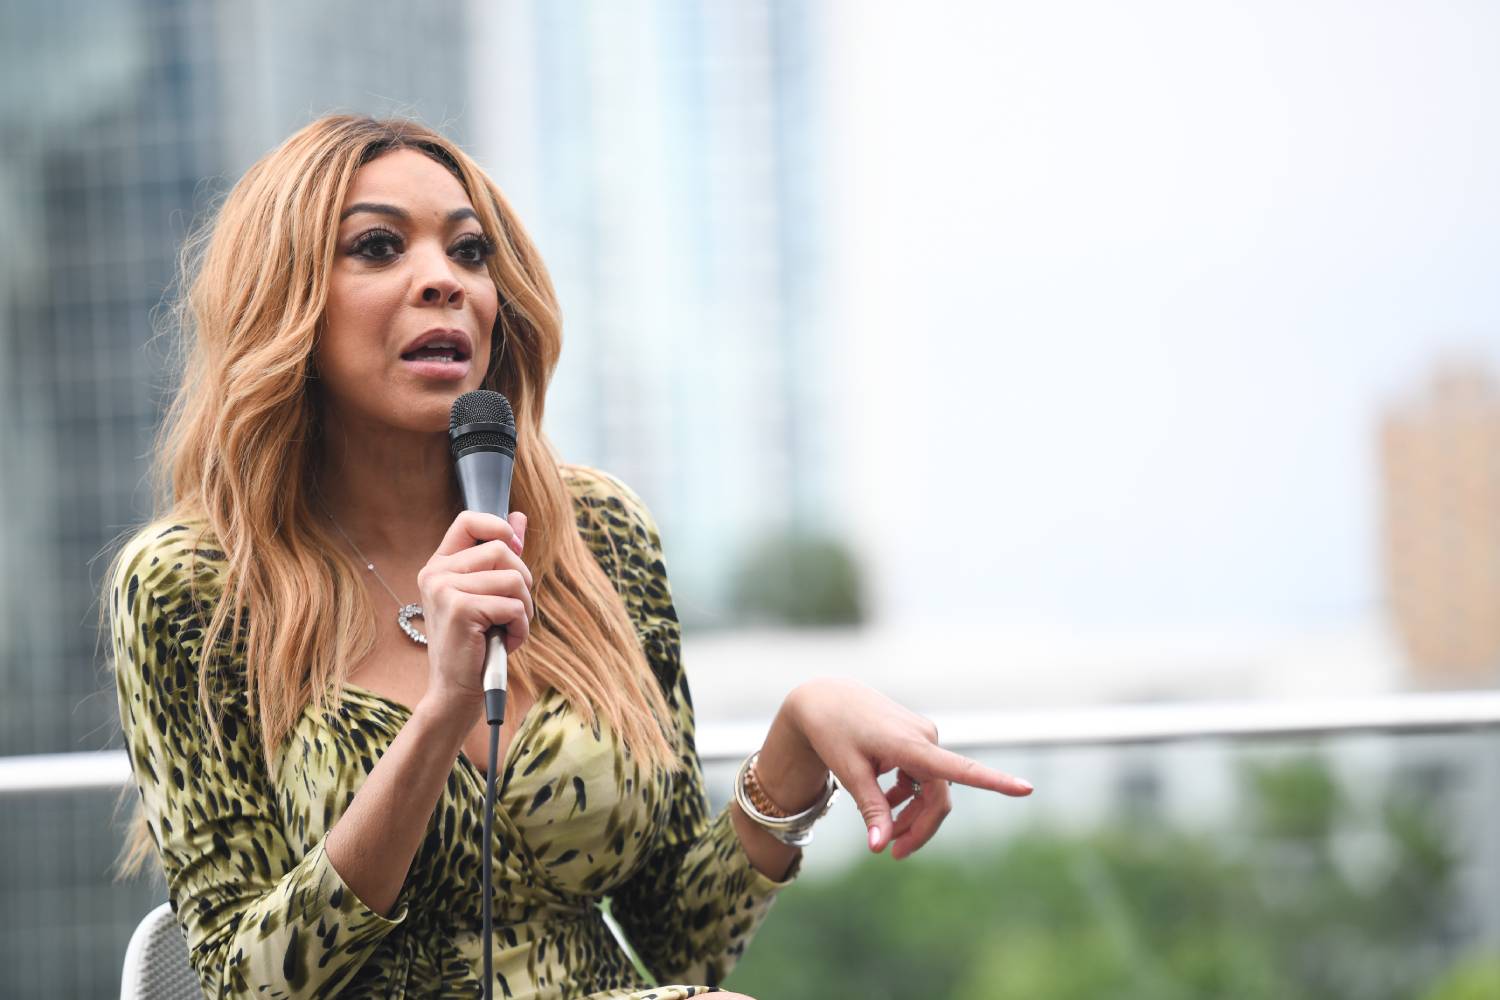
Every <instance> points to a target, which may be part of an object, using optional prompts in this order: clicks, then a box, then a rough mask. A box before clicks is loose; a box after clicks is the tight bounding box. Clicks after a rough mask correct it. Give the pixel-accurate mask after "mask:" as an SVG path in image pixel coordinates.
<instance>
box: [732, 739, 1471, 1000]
mask: <svg viewBox="0 0 1500 1000" xmlns="http://www.w3.org/2000/svg"><path fill="white" fill-rule="evenodd" d="M1244 778H1245V780H1244V783H1243V785H1244V787H1245V789H1246V795H1245V801H1244V815H1243V817H1242V819H1241V821H1240V822H1239V823H1237V824H1236V832H1234V833H1232V834H1231V833H1224V834H1220V835H1207V834H1202V833H1189V832H1183V831H1180V830H1175V829H1171V828H1168V827H1166V826H1163V825H1161V824H1159V823H1154V822H1152V821H1151V820H1149V819H1145V820H1141V819H1136V820H1132V821H1128V822H1125V823H1121V824H1118V825H1115V826H1111V827H1109V828H1106V829H1101V830H1098V831H1096V832H1094V833H1093V834H1091V835H1088V836H1074V837H1069V836H1062V835H1049V834H1047V833H1045V832H1040V831H1039V832H1033V833H1030V834H1026V835H1023V836H1020V837H1018V838H1016V839H1013V840H1010V841H1008V842H1006V843H1004V844H1002V845H969V846H968V849H966V850H963V851H961V852H958V853H954V852H952V851H949V852H948V853H933V854H932V856H927V854H928V853H929V852H931V851H932V849H931V848H929V852H924V854H920V855H918V856H917V857H915V858H913V859H912V860H910V861H904V862H900V863H895V864H893V863H891V862H890V861H889V859H887V858H870V859H866V860H865V861H863V862H861V863H859V864H856V865H855V866H853V867H852V868H850V869H848V870H846V871H845V872H843V873H842V874H840V875H838V876H836V877H833V878H829V879H824V880H820V881H809V882H808V883H806V884H803V885H800V886H797V887H796V888H794V889H792V890H789V891H788V892H787V893H786V894H785V895H784V896H783V897H782V899H781V900H780V901H779V902H778V903H777V904H776V908H775V910H774V911H773V913H772V915H771V917H770V919H769V920H768V921H767V923H766V925H765V926H764V927H763V928H762V929H761V931H760V934H759V937H758V938H757V940H756V942H755V945H754V947H753V948H751V949H750V951H749V953H748V954H747V956H746V958H745V959H744V960H743V961H742V963H741V965H740V967H739V968H738V969H737V970H736V971H735V973H734V975H733V976H732V977H731V980H730V984H729V986H730V988H731V989H736V990H740V991H742V992H745V993H748V994H750V995H751V996H756V997H762V998H776V1000H798V998H804V997H805V998H808V1000H813V998H818V1000H823V998H827V997H845V996H848V997H862V998H867V1000H881V998H892V1000H894V998H898V997H900V998H908V997H923V998H933V1000H941V998H947V997H952V998H960V997H962V998H975V997H980V998H986V1000H1037V998H1043V997H1045V998H1047V1000H1099V998H1102V997H1109V998H1111V1000H1178V998H1181V1000H1189V998H1192V1000H1197V998H1209V997H1212V998H1225V1000H1229V998H1233V1000H1346V998H1347V1000H1355V998H1358V1000H1410V998H1413V997H1418V996H1422V995H1423V991H1424V990H1425V989H1427V988H1429V987H1430V986H1431V985H1432V984H1433V983H1435V982H1436V981H1437V979H1438V978H1439V977H1440V976H1441V975H1443V974H1444V972H1445V971H1446V966H1447V965H1448V964H1450V963H1451V960H1452V957H1453V956H1452V955H1451V954H1450V953H1449V951H1448V946H1450V945H1451V942H1452V938H1453V935H1452V933H1451V927H1450V926H1449V922H1450V921H1451V920H1452V916H1451V914H1452V913H1453V910H1454V907H1455V892H1454V875H1455V854H1454V851H1453V849H1452V847H1451V846H1450V844H1449V843H1448V840H1447V837H1446V835H1445V834H1444V833H1443V830H1444V827H1443V825H1442V824H1443V818H1442V809H1441V808H1440V803H1438V802H1436V801H1435V800H1434V798H1433V797H1432V795H1430V794H1428V793H1420V792H1415V791H1411V790H1410V789H1409V788H1408V787H1406V786H1401V787H1398V789H1397V790H1395V791H1393V792H1391V793H1389V794H1387V795H1386V796H1385V797H1384V799H1383V801H1381V802H1380V803H1379V804H1378V805H1377V806H1376V807H1375V808H1374V810H1373V815H1369V814H1368V813H1369V810H1368V808H1366V809H1364V810H1361V809H1357V808H1356V807H1355V806H1354V805H1353V804H1352V803H1351V802H1350V801H1349V799H1348V798H1347V797H1346V796H1345V795H1344V794H1343V793H1342V792H1341V790H1340V788H1339V787H1338V785H1337V783H1336V782H1335V780H1334V778H1333V776H1332V775H1331V773H1330V772H1329V770H1328V769H1327V768H1326V767H1325V766H1324V765H1323V764H1322V763H1321V762H1320V761H1318V760H1317V759H1315V758H1307V759H1298V760H1294V761H1291V762H1289V763H1283V764H1278V765H1275V766H1261V767H1257V768H1249V769H1247V770H1246V772H1245V775H1244ZM1351 838H1352V839H1351ZM1350 843H1354V844H1362V845H1363V847H1364V848H1365V851H1364V853H1365V854H1366V855H1368V857H1367V858H1365V860H1364V861H1362V862H1361V861H1358V860H1356V861H1355V862H1351V861H1350V860H1348V858H1346V857H1345V855H1348V854H1349V853H1350V852H1349V850H1348V849H1347V845H1348V844H1350ZM934 846H936V845H934ZM1354 853H1355V855H1356V856H1358V854H1359V852H1354ZM1445 943H1446V944H1445ZM1493 972H1494V969H1493V968H1492V967H1488V966H1479V967H1477V971H1475V972H1473V973H1469V974H1468V975H1469V978H1468V979H1462V978H1455V979H1454V980H1453V985H1449V986H1444V987H1443V989H1446V990H1447V992H1444V993H1433V994H1429V998H1430V1000H1438V998H1440V1000H1468V998H1469V997H1470V992H1465V991H1466V990H1472V989H1474V988H1476V987H1475V986H1474V985H1471V984H1478V986H1481V987H1482V986H1484V985H1486V984H1487V983H1488V982H1489V980H1487V979H1485V978H1484V977H1485V976H1487V975H1492V974H1493ZM1474 995H1475V996H1476V997H1477V996H1478V994H1474ZM1496 995H1500V994H1493V993H1491V994H1486V996H1496Z"/></svg>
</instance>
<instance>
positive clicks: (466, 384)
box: [314, 149, 499, 431]
mask: <svg viewBox="0 0 1500 1000" xmlns="http://www.w3.org/2000/svg"><path fill="white" fill-rule="evenodd" d="M492 252H493V246H492V244H491V243H490V241H489V239H488V238H487V237H486V236H485V234H484V231H483V230H482V229H481V228H480V225H479V220H478V218H477V217H476V216H475V214H474V207H473V205H472V204H470V202H469V198H468V196H467V195H466V194H465V193H464V189H463V186H462V185H461V184H459V182H458V179H457V178H455V177H454V176H453V175H452V174H451V173H449V172H448V171H447V169H446V168H444V167H443V166H442V165H441V164H439V163H438V162H437V161H436V160H433V159H432V158H431V157H429V156H427V155H426V154H424V153H420V152H417V151H416V150H412V149H398V150H394V151H392V152H389V153H385V154H383V155H381V156H379V157H377V158H376V159H374V160H371V161H370V162H369V163H366V164H365V165H364V166H362V167H360V168H359V170H358V171H357V172H356V173H355V175H354V180H353V183H352V184H351V185H350V186H349V194H348V197H347V198H346V199H345V201H344V205H343V208H342V210H341V212H340V218H339V229H338V246H337V249H336V250H335V252H334V258H333V271H332V273H331V274H330V276H329V283H328V306H327V309H326V311H325V313H324V323H323V333H322V336H321V337H320V338H319V341H318V346H317V348H316V351H315V354H314V360H315V363H316V365H317V369H318V375H319V379H320V382H321V386H322V396H323V405H324V407H325V409H326V410H327V412H328V416H329V418H330V419H331V420H332V421H333V422H335V423H340V424H343V425H345V426H348V425H361V424H364V425H369V424H375V425H382V426H386V427H393V428H400V429H402V430H410V431H443V430H446V429H447V427H448V412H449V409H450V407H451V406H452V404H453V400H454V399H456V398H457V397H458V396H459V394H460V393H463V392H467V391H468V390H470V389H477V388H478V387H479V384H480V381H481V380H482V379H483V378H484V373H485V367H486V364H487V362H488V360H489V356H490V334H491V331H492V330H493V329H494V326H495V313H496V310H497V308H498V304H499V293H498V292H497V291H496V289H495V285H494V282H492V281H491V280H490V275H489V272H488V271H487V270H486V269H485V261H486V259H487V258H488V257H489V256H490V254H491V253H492Z"/></svg>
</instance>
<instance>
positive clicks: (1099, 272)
mask: <svg viewBox="0 0 1500 1000" xmlns="http://www.w3.org/2000/svg"><path fill="white" fill-rule="evenodd" d="M834 9H835V10H836V11H837V14H836V16H835V17H834V18H833V19H832V20H831V22H830V25H829V28H830V31H829V39H830V44H831V45H832V57H831V60H830V63H829V67H828V73H829V78H828V79H829V87H830V98H831V102H832V103H831V108H832V112H833V113H832V120H833V122H834V123H835V125H836V128H837V129H838V131H837V134H836V135H835V136H834V137H832V141H831V142H830V144H829V145H830V149H831V150H832V151H833V153H834V154H835V159H834V160H833V161H831V162H830V165H829V171H830V189H831V190H832V191H833V193H834V197H835V205H836V210H835V214H836V227H835V234H836V235H835V238H834V240H833V241H832V245H833V247H834V252H835V256H836V262H837V268H838V274H839V283H838V288H839V305H840V307H841V320H842V321H841V323H840V329H841V330H842V331H843V335H844V336H846V337H848V338H850V344H849V346H850V348H851V350H850V352H849V354H848V356H849V357H850V358H852V359H853V360H852V361H851V364H850V368H849V373H848V376H847V379H846V380H845V382H844V383H843V384H842V390H841V391H843V392H846V393H848V394H849V397H850V400H851V402H852V404H853V405H852V407H851V409H850V426H849V427H848V428H847V432H846V434H847V436H846V440H847V441H848V442H849V447H850V449H852V457H851V468H850V477H849V483H850V496H849V498H848V500H849V502H850V507H851V510H853V511H854V512H855V516H856V517H857V518H858V521H859V528H858V533H859V537H860V541H861V544H862V546H863V547H864V549H865V550H866V551H867V552H868V553H870V555H871V556H872V557H873V558H874V560H875V562H876V565H875V568H876V569H877V571H878V572H877V578H878V579H879V581H880V586H881V607H882V608H883V610H884V612H885V614H886V615H887V616H890V615H892V614H896V613H898V611H897V609H906V611H905V612H901V613H911V614H915V615H918V616H920V617H921V618H923V619H941V618H947V617H954V618H965V619H973V618H975V617H976V616H980V615H982V616H984V617H990V616H999V617H1002V618H1009V619H1017V620H1027V621H1037V620H1042V621H1052V622H1057V623H1066V624H1074V625H1101V626H1107V625H1117V624H1123V623H1130V624H1151V625H1171V624H1185V625H1186V624H1251V625H1258V624H1275V625H1289V624H1290V625H1302V624H1306V625H1314V626H1316V625H1324V624H1331V623H1340V622H1346V621H1354V620H1359V619H1362V618H1366V617H1368V616H1370V615H1372V614H1375V613H1377V612H1378V611H1379V608H1380V602H1381V594H1382V589H1383V587H1382V583H1381V579H1380V563H1379V549H1378V538H1379V535H1378V525H1379V510H1380V508H1379V496H1378V493H1377V491H1376V475H1377V471H1378V466H1377V452H1376V450H1375V448H1376V440H1375V434H1376V428H1377V420H1378V417H1379V413H1380V411H1381V408H1382V406H1383V405H1384V404H1385V403H1386V402H1387V401H1388V400H1389V399H1391V398H1392V397H1393V396H1396V395H1399V394H1401V393H1403V392H1405V391H1408V390H1411V389H1414V388H1416V387H1417V386H1418V385H1419V384H1420V383H1421V382H1422V380H1423V379H1424V378H1425V375H1426V372H1427V369H1428V367H1429V365H1430V364H1431V363H1433V362H1435V361H1436V360H1438V359H1440V358H1442V357H1445V356H1448V355H1450V354H1452V353H1455V352H1456V353H1460V354H1464V353H1467V354H1468V355H1471V356H1472V355H1478V356H1480V357H1483V358H1487V359H1488V360H1489V361H1490V363H1491V364H1493V365H1495V366H1496V367H1497V369H1500V125H1497V123H1500V108H1497V103H1500V100H1497V98H1500V5H1496V4H1493V3H1433V2H1405V3H1398V2H1380V3H1372V2H1340V3H1332V2H1327V3H1319V2H1314V3H1307V2H1298V3H1279V2H1268V0H1258V2H1256V3H1244V4H1242V3H1228V2H1222V0H1218V2H1205V0H1183V2H1164V0H1138V2H1134V3H1130V4H1117V3H1110V2H1071V0H1070V2H1048V3H978V2H976V3H968V4H960V3H948V4H932V5H922V6H921V7H920V8H913V7H912V6H911V5H910V4H902V3H894V2H880V3H869V2H865V0H859V2H855V0H847V2H841V3H839V4H838V5H837V6H836V7H835V8H834ZM918 11H920V12H919V13H918ZM877 426H878V427H879V428H880V433H878V434H876V433H870V428H871V427H877ZM902 469H906V470H910V477H909V482H910V483H911V486H910V488H906V489H902V488H898V484H899V482H900V479H898V478H897V475H898V474H899V472H900V470H902ZM900 478H901V479H907V477H905V476H901V477H900Z"/></svg>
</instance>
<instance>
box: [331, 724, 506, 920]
mask: <svg viewBox="0 0 1500 1000" xmlns="http://www.w3.org/2000/svg"><path fill="white" fill-rule="evenodd" d="M477 718H478V713H477V711H476V712H474V713H472V718H470V720H469V725H472V724H473V720H474V719H477ZM467 732H468V726H466V725H464V724H463V722H462V720H461V719H460V718H459V717H458V716H457V715H456V714H455V713H453V712H452V711H447V710H444V709H442V708H440V707H438V706H437V705H435V704H434V703H431V702H427V701H422V702H418V704H417V706H416V708H414V709H413V710H412V714H411V716H410V717H409V718H408V719H407V721H406V724H405V725H404V726H402V727H401V732H399V733H398V734H396V738H395V739H394V740H392V741H391V745H390V747H389V748H388V749H387V750H386V752H385V753H384V754H383V755H382V756H381V758H380V760H379V761H377V762H376V764H375V767H374V768H373V769H372V770H371V771H370V773H369V775H367V776H366V778H365V781H364V784H362V785H361V786H360V788H359V791H358V792H356V793H355V795H354V800H353V801H352V802H350V803H349V808H348V809H346V810H345V811H344V814H343V815H342V816H340V817H339V820H338V822H337V823H335V824H334V825H333V828H332V829H331V830H330V831H329V832H328V839H327V844H326V850H327V853H328V860H329V862H330V863H331V864H332V865H333V869H334V871H336V872H338V873H339V877H340V878H342V879H343V880H344V883H345V884H346V885H348V886H349V888H350V890H352V891H353V893H354V894H355V895H356V896H358V897H359V899H360V901H361V902H362V903H364V904H365V905H366V906H368V907H369V908H370V909H372V910H374V911H375V912H376V913H379V914H381V915H382V916H390V910H391V908H392V907H393V906H394V905H395V902H396V896H397V894H398V893H400V891H401V885H402V883H403V882H405V881H406V874H407V872H408V871H409V870H410V868H411V863H412V859H413V858H415V857H416V854H417V848H419V847H420V846H421V844H422V838H423V837H424V836H425V835H426V832H427V824H428V821H429V819H430V818H431V816H432V811H433V809H434V808H436V807H437V803H438V799H439V798H441V797H442V794H443V788H444V786H445V785H446V784H447V781H448V776H449V774H450V773H451V772H452V770H453V762H454V761H455V760H457V759H458V752H459V749H460V748H461V747H462V746H463V740H464V736H465V734H466V733H467Z"/></svg>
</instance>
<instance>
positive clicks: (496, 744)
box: [480, 688, 505, 1000]
mask: <svg viewBox="0 0 1500 1000" xmlns="http://www.w3.org/2000/svg"><path fill="white" fill-rule="evenodd" d="M484 711H485V715H487V716H488V717H489V722H490V759H489V766H488V767H487V768H485V770H484V774H485V782H484V834H483V836H482V837H481V840H482V841H483V843H484V860H483V861H482V862H481V863H480V872H481V874H480V884H481V886H482V891H483V893H484V895H483V896H481V897H480V900H481V902H480V912H481V913H482V914H483V915H484V917H483V919H484V1000H490V995H491V988H492V987H491V984H492V983H494V981H495V957H494V951H493V949H492V947H491V945H490V939H491V936H492V935H493V934H494V928H493V926H492V925H491V922H490V897H491V896H493V895H494V893H495V880H494V866H495V843H494V837H495V769H496V768H498V767H499V766H500V764H499V757H500V725H501V723H502V722H504V720H505V690H504V689H503V688H502V689H501V690H499V691H486V692H485V693H484Z"/></svg>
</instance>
